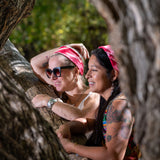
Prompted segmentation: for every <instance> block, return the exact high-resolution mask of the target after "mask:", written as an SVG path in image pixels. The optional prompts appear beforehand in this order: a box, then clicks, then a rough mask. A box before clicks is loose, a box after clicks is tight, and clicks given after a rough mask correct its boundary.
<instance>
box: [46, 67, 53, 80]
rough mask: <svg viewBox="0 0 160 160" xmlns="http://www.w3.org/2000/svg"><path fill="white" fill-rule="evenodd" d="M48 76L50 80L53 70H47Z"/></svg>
mask: <svg viewBox="0 0 160 160" xmlns="http://www.w3.org/2000/svg"><path fill="white" fill-rule="evenodd" d="M46 75H47V77H48V78H51V75H52V70H51V69H46Z"/></svg>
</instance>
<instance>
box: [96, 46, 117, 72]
mask: <svg viewBox="0 0 160 160" xmlns="http://www.w3.org/2000/svg"><path fill="white" fill-rule="evenodd" d="M98 48H102V49H103V50H104V51H105V52H106V54H107V56H108V58H109V60H110V62H111V64H112V67H113V69H115V70H117V71H119V69H118V65H117V62H116V59H115V57H114V51H113V50H112V49H111V46H110V45H106V46H100V47H98Z"/></svg>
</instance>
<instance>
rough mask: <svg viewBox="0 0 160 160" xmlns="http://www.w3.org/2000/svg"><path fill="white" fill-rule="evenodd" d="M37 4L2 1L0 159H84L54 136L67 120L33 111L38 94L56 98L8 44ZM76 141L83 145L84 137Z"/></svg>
mask: <svg viewBox="0 0 160 160" xmlns="http://www.w3.org/2000/svg"><path fill="white" fill-rule="evenodd" d="M34 2H35V0H19V1H17V0H7V1H6V0H1V1H0V8H1V10H0V22H1V23H0V90H1V92H0V109H1V112H0V119H1V123H0V157H1V158H0V159H1V160H6V159H8V160H18V159H19V160H22V159H26V160H27V159H48V160H50V159H55V160H62V159H64V160H66V159H82V158H83V157H77V156H76V155H75V154H73V155H69V156H68V154H66V152H65V151H64V150H63V147H62V146H61V144H60V143H59V140H58V138H57V136H56V134H55V130H56V129H57V128H58V127H59V125H61V124H62V123H64V122H65V120H64V119H62V118H60V117H59V116H57V115H56V114H54V113H53V112H51V111H50V110H48V109H46V108H43V109H42V108H41V109H39V111H40V112H38V110H37V109H34V108H33V107H32V105H31V102H30V100H31V99H32V98H33V96H35V95H36V94H38V93H46V94H49V95H51V96H52V97H57V95H56V94H55V92H54V91H53V89H52V88H51V87H49V86H48V85H46V84H43V83H42V82H40V81H39V80H38V79H37V78H36V76H34V74H33V72H32V70H31V67H30V64H29V63H28V62H27V61H26V60H25V58H24V57H23V56H21V54H20V53H19V52H18V50H17V49H16V48H15V47H14V45H13V44H12V43H11V42H10V41H9V40H8V41H7V39H8V37H9V35H10V33H11V31H12V30H13V29H14V27H15V26H16V25H17V23H19V22H20V21H21V20H22V18H24V17H26V16H27V15H28V14H29V13H30V11H31V10H32V8H33V5H34ZM6 41H7V42H6ZM4 44H5V45H4ZM75 141H77V142H82V143H84V136H82V137H78V138H77V139H75Z"/></svg>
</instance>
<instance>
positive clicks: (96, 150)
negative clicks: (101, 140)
mask: <svg viewBox="0 0 160 160" xmlns="http://www.w3.org/2000/svg"><path fill="white" fill-rule="evenodd" d="M66 150H67V151H68V152H70V153H77V154H78V155H80V156H82V157H87V158H90V159H93V160H111V159H112V160H117V159H115V157H114V156H112V155H110V153H109V152H108V151H107V148H106V147H88V146H83V145H79V144H76V143H72V142H71V145H70V148H68V149H66Z"/></svg>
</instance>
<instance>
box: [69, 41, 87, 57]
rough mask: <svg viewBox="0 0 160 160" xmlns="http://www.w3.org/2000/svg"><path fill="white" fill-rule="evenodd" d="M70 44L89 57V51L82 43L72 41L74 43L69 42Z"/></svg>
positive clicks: (83, 55)
mask: <svg viewBox="0 0 160 160" xmlns="http://www.w3.org/2000/svg"><path fill="white" fill-rule="evenodd" d="M68 46H70V47H72V48H74V49H76V50H77V51H78V52H79V53H80V54H81V55H82V57H83V58H84V59H89V52H88V50H87V48H86V47H85V46H84V45H83V44H82V43H72V44H68Z"/></svg>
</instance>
